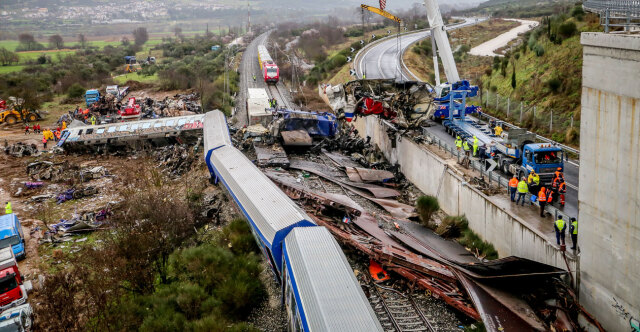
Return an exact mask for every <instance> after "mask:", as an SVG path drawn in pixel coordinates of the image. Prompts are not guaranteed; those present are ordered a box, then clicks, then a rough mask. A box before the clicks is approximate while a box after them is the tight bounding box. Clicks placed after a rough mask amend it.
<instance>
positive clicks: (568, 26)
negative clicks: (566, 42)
mask: <svg viewBox="0 0 640 332" xmlns="http://www.w3.org/2000/svg"><path fill="white" fill-rule="evenodd" d="M577 31H578V28H577V27H576V24H575V23H573V22H572V21H567V22H564V23H562V24H560V26H559V27H558V33H559V34H560V35H561V36H562V37H564V38H569V37H571V36H573V35H574V34H575V33H576V32H577Z"/></svg>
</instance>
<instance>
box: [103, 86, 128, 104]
mask: <svg viewBox="0 0 640 332" xmlns="http://www.w3.org/2000/svg"><path fill="white" fill-rule="evenodd" d="M106 92H107V94H108V95H113V96H115V97H116V101H121V100H122V98H124V97H125V96H126V95H127V93H129V87H128V86H125V87H122V88H121V87H119V86H117V85H107V89H106Z"/></svg>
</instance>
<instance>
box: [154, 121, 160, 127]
mask: <svg viewBox="0 0 640 332" xmlns="http://www.w3.org/2000/svg"><path fill="white" fill-rule="evenodd" d="M160 127H162V122H156V124H154V125H153V128H160Z"/></svg>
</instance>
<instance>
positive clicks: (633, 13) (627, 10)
mask: <svg viewBox="0 0 640 332" xmlns="http://www.w3.org/2000/svg"><path fill="white" fill-rule="evenodd" d="M582 7H583V8H584V9H586V10H588V11H590V12H592V13H598V14H600V13H604V12H605V11H607V10H608V11H609V13H610V14H611V15H620V16H624V17H627V16H630V17H638V18H640V0H586V1H585V2H583V3H582Z"/></svg>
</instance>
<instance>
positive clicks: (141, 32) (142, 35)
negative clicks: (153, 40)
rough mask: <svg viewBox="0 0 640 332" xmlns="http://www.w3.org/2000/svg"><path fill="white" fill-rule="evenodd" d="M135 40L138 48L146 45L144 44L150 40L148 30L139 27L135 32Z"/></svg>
mask: <svg viewBox="0 0 640 332" xmlns="http://www.w3.org/2000/svg"><path fill="white" fill-rule="evenodd" d="M133 38H134V43H135V45H136V46H142V45H144V43H146V42H147V40H149V33H147V28H144V27H139V28H136V29H135V30H133Z"/></svg>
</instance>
